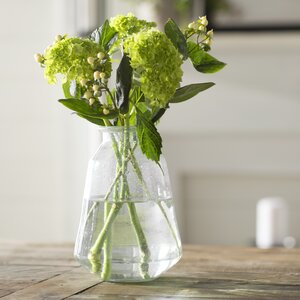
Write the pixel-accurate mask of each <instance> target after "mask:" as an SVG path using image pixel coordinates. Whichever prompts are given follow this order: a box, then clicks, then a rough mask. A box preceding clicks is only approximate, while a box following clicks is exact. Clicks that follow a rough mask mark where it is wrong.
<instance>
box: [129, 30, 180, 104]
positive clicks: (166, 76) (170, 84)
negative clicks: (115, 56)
mask: <svg viewBox="0 0 300 300" xmlns="http://www.w3.org/2000/svg"><path fill="white" fill-rule="evenodd" d="M124 50H125V52H126V53H128V55H129V57H130V58H131V66H132V68H133V69H134V70H135V71H136V72H138V73H139V75H140V81H141V89H142V91H143V93H144V94H145V96H146V98H148V99H149V100H150V104H151V105H152V106H155V107H166V105H167V104H168V102H169V100H170V98H171V97H172V96H173V95H174V93H175V91H176V88H178V87H179V83H180V81H181V78H182V75H183V72H182V69H181V65H182V58H181V56H180V54H179V53H178V51H177V49H176V48H175V47H174V45H173V44H172V42H171V41H170V40H169V39H168V37H167V36H166V35H165V34H164V33H162V32H160V31H158V30H154V29H152V30H148V31H142V32H139V33H136V34H133V35H131V36H129V37H128V38H127V39H126V40H125V42H124Z"/></svg>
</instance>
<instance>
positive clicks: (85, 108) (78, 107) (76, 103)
mask: <svg viewBox="0 0 300 300" xmlns="http://www.w3.org/2000/svg"><path fill="white" fill-rule="evenodd" d="M58 101H59V102H60V103H61V104H63V105H64V106H66V107H67V108H69V109H71V110H73V111H75V112H76V113H79V114H80V115H82V116H87V117H91V118H94V119H114V118H115V117H117V115H118V112H116V111H110V113H109V114H107V115H105V114H103V113H102V112H101V111H100V110H94V109H93V108H92V106H90V105H89V104H87V103H86V102H85V101H84V100H82V99H76V98H71V99H60V100H58Z"/></svg>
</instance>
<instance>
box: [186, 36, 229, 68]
mask: <svg viewBox="0 0 300 300" xmlns="http://www.w3.org/2000/svg"><path fill="white" fill-rule="evenodd" d="M188 51H189V52H188V53H189V58H190V59H191V61H192V63H193V65H194V68H195V69H196V70H197V71H199V72H201V73H216V72H218V71H220V70H221V69H223V68H224V67H225V66H226V64H225V63H223V62H221V61H219V60H217V59H216V58H214V57H213V56H211V55H210V54H208V53H206V52H205V51H204V50H202V49H201V47H200V46H198V45H197V44H196V43H194V42H191V41H189V42H188Z"/></svg>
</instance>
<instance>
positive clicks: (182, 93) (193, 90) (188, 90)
mask: <svg viewBox="0 0 300 300" xmlns="http://www.w3.org/2000/svg"><path fill="white" fill-rule="evenodd" d="M213 85H215V84H214V83H213V82H204V83H193V84H189V85H186V86H183V87H181V88H179V89H177V90H176V92H175V94H174V96H173V97H172V99H171V100H170V101H169V102H170V103H179V102H183V101H186V100H188V99H190V98H192V97H194V96H196V95H197V94H198V93H200V92H202V91H205V90H207V89H209V88H210V87H212V86H213Z"/></svg>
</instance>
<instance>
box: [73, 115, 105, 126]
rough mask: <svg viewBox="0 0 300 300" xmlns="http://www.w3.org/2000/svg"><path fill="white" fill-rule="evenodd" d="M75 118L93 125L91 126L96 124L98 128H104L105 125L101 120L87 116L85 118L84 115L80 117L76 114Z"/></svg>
mask: <svg viewBox="0 0 300 300" xmlns="http://www.w3.org/2000/svg"><path fill="white" fill-rule="evenodd" d="M77 116H79V117H81V118H83V119H85V120H87V121H89V122H91V123H93V124H96V125H99V126H105V123H104V121H103V120H102V119H98V118H92V117H89V116H85V115H82V114H80V113H77Z"/></svg>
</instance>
